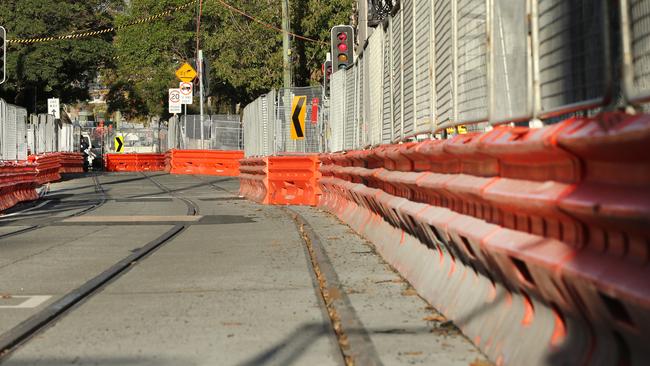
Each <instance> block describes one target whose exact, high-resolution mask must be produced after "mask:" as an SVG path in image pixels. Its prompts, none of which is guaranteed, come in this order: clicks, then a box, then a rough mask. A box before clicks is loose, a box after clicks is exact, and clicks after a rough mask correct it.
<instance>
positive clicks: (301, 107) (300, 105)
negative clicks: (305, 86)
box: [291, 95, 307, 140]
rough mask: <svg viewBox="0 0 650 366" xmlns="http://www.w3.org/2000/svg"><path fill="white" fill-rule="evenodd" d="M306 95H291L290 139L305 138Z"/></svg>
mask: <svg viewBox="0 0 650 366" xmlns="http://www.w3.org/2000/svg"><path fill="white" fill-rule="evenodd" d="M306 104H307V96H305V95H302V96H295V97H293V103H292V105H291V139H292V140H304V139H305V117H306V116H307V106H306Z"/></svg>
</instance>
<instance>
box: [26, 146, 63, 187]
mask: <svg viewBox="0 0 650 366" xmlns="http://www.w3.org/2000/svg"><path fill="white" fill-rule="evenodd" d="M28 161H29V162H33V163H35V164H36V172H37V174H36V182H37V183H38V184H45V183H50V182H56V181H57V180H60V179H61V173H60V171H61V159H60V155H59V153H45V154H39V155H30V156H29V158H28Z"/></svg>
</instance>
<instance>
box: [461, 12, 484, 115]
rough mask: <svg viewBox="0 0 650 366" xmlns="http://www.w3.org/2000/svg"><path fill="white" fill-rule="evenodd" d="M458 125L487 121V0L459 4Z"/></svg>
mask: <svg viewBox="0 0 650 366" xmlns="http://www.w3.org/2000/svg"><path fill="white" fill-rule="evenodd" d="M456 4H457V5H456V6H457V8H456V14H457V15H456V19H457V20H456V26H457V30H456V33H455V34H456V37H457V40H456V45H457V46H456V47H454V49H456V50H457V51H456V57H455V59H456V62H457V66H456V72H457V76H456V87H457V91H456V96H457V103H456V105H457V112H456V121H455V122H456V124H462V123H473V122H480V121H487V119H488V94H487V91H488V89H487V71H488V68H487V42H488V34H487V30H488V27H487V4H486V0H457V2H456Z"/></svg>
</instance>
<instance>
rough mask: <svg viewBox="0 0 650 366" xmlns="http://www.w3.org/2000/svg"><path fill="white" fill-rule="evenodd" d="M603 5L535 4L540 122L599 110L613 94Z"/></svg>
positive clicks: (593, 0)
mask: <svg viewBox="0 0 650 366" xmlns="http://www.w3.org/2000/svg"><path fill="white" fill-rule="evenodd" d="M607 3H608V2H607V0H575V1H566V0H537V4H538V8H537V12H538V17H537V29H536V34H537V41H536V42H535V41H534V42H533V46H534V47H535V48H536V49H535V52H534V54H535V55H536V57H537V63H538V66H537V67H538V73H539V75H538V76H537V77H538V78H539V90H538V100H537V104H538V105H537V111H536V112H537V115H538V116H539V117H541V118H546V117H550V116H553V115H560V114H565V113H570V112H574V111H578V110H584V109H589V108H594V107H598V106H601V105H603V104H604V103H605V102H606V100H607V98H608V97H609V92H610V88H611V80H610V72H609V70H610V66H609V65H610V64H609V50H608V44H609V43H608V41H607V39H608V37H609V29H608V20H607V17H608V13H607Z"/></svg>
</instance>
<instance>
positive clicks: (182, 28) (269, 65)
mask: <svg viewBox="0 0 650 366" xmlns="http://www.w3.org/2000/svg"><path fill="white" fill-rule="evenodd" d="M185 1H186V0H132V1H131V7H130V8H129V10H128V11H127V12H126V14H124V15H123V16H120V17H118V19H117V21H116V22H117V24H123V23H124V22H128V21H130V20H133V19H137V18H142V17H146V16H148V15H153V14H156V13H159V12H162V11H165V10H168V9H170V8H173V7H176V6H179V5H182V4H184V3H185ZM224 2H225V3H226V4H229V5H232V6H233V7H235V8H237V9H240V10H241V11H243V12H245V13H246V14H249V15H250V16H252V17H254V18H255V19H258V20H260V21H261V22H264V23H267V24H270V25H272V26H276V27H279V25H280V24H281V17H282V15H281V4H280V2H279V1H277V0H257V1H254V2H252V1H249V0H224V1H221V0H210V1H207V0H206V1H204V3H203V16H202V20H201V47H202V49H203V51H204V57H205V58H206V59H207V60H208V62H209V63H210V64H211V75H210V84H211V90H210V93H209V95H210V96H212V98H211V99H213V100H216V101H217V111H218V112H226V111H229V112H234V106H235V105H236V104H238V103H241V104H246V103H248V102H250V101H252V100H254V99H255V98H257V97H258V96H259V95H260V94H263V93H266V92H268V91H269V90H270V89H272V88H279V87H281V85H282V33H281V32H278V31H277V30H274V29H270V28H269V27H267V26H264V25H262V24H259V23H258V22H255V21H253V20H251V19H250V18H247V17H244V16H242V15H241V14H239V13H238V12H235V11H233V10H232V9H229V8H228V7H227V6H225V5H224ZM352 2H353V0H333V1H332V2H327V1H324V0H323V1H319V0H292V2H291V4H292V9H293V11H292V17H293V19H292V24H293V29H294V31H295V32H296V33H301V32H304V33H305V34H306V35H307V36H309V37H311V38H315V39H319V40H322V41H325V43H314V42H307V41H303V40H299V39H294V49H295V50H296V51H297V52H294V56H295V58H294V65H293V69H294V75H295V80H296V84H297V85H303V86H304V85H308V84H309V83H310V82H312V83H317V82H318V81H319V76H318V75H319V74H318V73H319V72H320V65H321V63H322V62H323V61H324V59H325V55H326V53H327V52H328V49H329V29H330V28H331V26H333V25H335V24H339V23H347V19H348V17H349V16H350V14H351V12H352ZM195 20H196V12H192V10H191V9H186V10H183V11H178V12H176V13H175V14H174V15H173V17H170V18H168V19H165V20H160V21H158V22H152V23H146V24H142V25H139V26H135V27H131V28H127V29H125V30H123V31H120V32H119V33H118V34H117V36H116V37H115V48H116V54H117V56H118V60H117V68H116V70H114V71H111V72H107V73H106V77H105V80H108V81H109V83H110V85H111V86H112V88H111V90H112V93H111V94H112V95H117V94H119V95H120V97H119V98H115V99H114V100H113V99H112V100H110V101H109V104H110V107H111V109H113V110H115V109H120V108H122V107H121V106H124V108H126V109H131V110H132V106H134V105H140V104H142V105H146V108H143V109H142V110H141V115H142V116H146V115H147V114H151V115H162V116H164V115H165V114H166V111H167V104H166V103H167V102H166V101H167V89H168V88H170V87H176V86H177V85H178V81H177V80H176V78H175V76H174V70H175V69H176V68H177V67H178V66H180V64H181V63H182V62H183V61H191V59H192V58H194V57H195V52H196V38H195V37H196V21H195ZM127 85H130V87H129V89H127V88H126V86H127ZM125 95H129V98H131V99H132V98H141V101H142V103H140V102H139V101H136V100H132V101H128V100H127V99H129V98H124V96H125ZM133 112H135V111H133Z"/></svg>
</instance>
